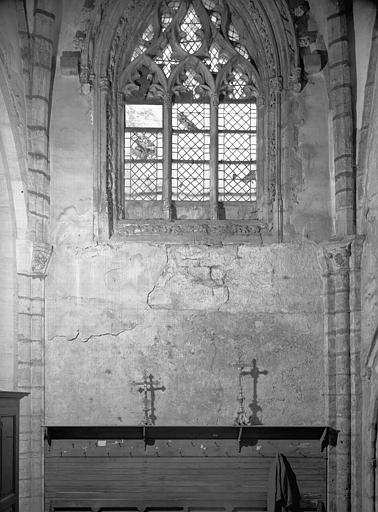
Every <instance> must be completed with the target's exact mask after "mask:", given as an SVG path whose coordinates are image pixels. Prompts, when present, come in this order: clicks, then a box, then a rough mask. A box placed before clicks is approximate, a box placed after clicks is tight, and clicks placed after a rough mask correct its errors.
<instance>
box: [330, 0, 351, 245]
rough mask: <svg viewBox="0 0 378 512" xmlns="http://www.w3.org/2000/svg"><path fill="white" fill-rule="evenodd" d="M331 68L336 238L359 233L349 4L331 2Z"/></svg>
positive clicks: (332, 0) (333, 0)
mask: <svg viewBox="0 0 378 512" xmlns="http://www.w3.org/2000/svg"><path fill="white" fill-rule="evenodd" d="M327 30H328V69H329V82H330V84H329V95H330V110H331V111H332V123H333V140H334V165H335V199H336V235H337V236H338V237H340V238H341V237H345V236H347V235H352V234H353V233H355V168H354V162H355V147H354V136H353V131H354V119H353V110H352V81H351V71H350V54H349V38H348V26H347V19H346V14H345V2H344V1H342V0H339V1H335V0H331V1H329V2H328V16H327Z"/></svg>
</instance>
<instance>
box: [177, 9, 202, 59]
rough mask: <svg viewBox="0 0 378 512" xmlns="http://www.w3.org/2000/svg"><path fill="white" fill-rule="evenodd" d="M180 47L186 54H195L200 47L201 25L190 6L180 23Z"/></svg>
mask: <svg viewBox="0 0 378 512" xmlns="http://www.w3.org/2000/svg"><path fill="white" fill-rule="evenodd" d="M180 28H181V33H180V36H181V41H180V44H181V47H182V48H183V50H185V51H186V52H187V53H195V52H197V51H198V50H199V49H200V48H201V46H202V36H203V33H202V25H201V22H200V20H199V18H198V16H197V14H196V12H195V10H194V9H193V6H192V5H191V6H190V7H189V9H188V11H187V13H186V15H185V17H184V19H183V21H182V23H181V27H180Z"/></svg>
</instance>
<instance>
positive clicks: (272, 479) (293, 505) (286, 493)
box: [267, 453, 300, 512]
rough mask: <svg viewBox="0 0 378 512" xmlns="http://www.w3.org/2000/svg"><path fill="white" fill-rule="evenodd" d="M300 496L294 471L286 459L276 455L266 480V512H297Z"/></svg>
mask: <svg viewBox="0 0 378 512" xmlns="http://www.w3.org/2000/svg"><path fill="white" fill-rule="evenodd" d="M299 500H300V494H299V489H298V485H297V479H296V477H295V474H294V471H293V470H292V469H291V466H290V464H289V462H288V460H287V459H286V457H285V456H284V455H282V454H280V453H277V455H276V458H275V460H274V461H273V462H272V465H271V468H270V472H269V479H268V503H267V511H268V512H288V511H290V512H299Z"/></svg>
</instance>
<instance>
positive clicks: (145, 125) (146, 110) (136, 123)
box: [124, 104, 163, 200]
mask: <svg viewBox="0 0 378 512" xmlns="http://www.w3.org/2000/svg"><path fill="white" fill-rule="evenodd" d="M162 127H163V122H162V105H131V104H126V105H125V160H124V161H125V198H126V200H160V199H161V197H162V186H163V130H162Z"/></svg>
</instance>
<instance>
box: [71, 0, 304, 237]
mask: <svg viewBox="0 0 378 512" xmlns="http://www.w3.org/2000/svg"><path fill="white" fill-rule="evenodd" d="M278 4H279V6H278ZM190 5H192V6H193V10H194V12H195V15H196V16H197V18H198V20H199V22H200V23H201V29H199V27H197V29H196V30H199V32H198V33H196V34H195V35H193V36H192V38H194V40H195V41H196V44H197V46H196V48H197V47H198V45H199V42H201V46H200V47H199V49H198V50H197V51H195V52H194V53H191V54H189V53H187V52H185V51H184V49H183V48H182V47H181V40H182V39H180V37H182V36H183V34H182V23H183V22H184V20H185V16H186V14H187V11H188V8H189V6H190ZM283 16H284V18H285V19H284V20H283ZM92 18H93V19H92V21H91V23H90V25H89V27H88V30H87V35H86V40H85V42H84V44H83V49H82V55H81V63H80V69H81V71H80V80H81V84H82V92H83V93H84V94H88V93H90V92H91V91H92V92H93V106H94V111H93V114H94V116H93V126H94V140H95V145H94V158H95V160H94V164H95V180H94V205H95V209H94V212H95V213H94V224H93V225H94V236H95V238H96V239H97V240H107V239H108V238H109V236H110V237H111V236H116V237H117V236H121V237H124V236H135V235H137V236H140V235H143V234H145V235H146V236H148V237H149V236H153V235H156V236H159V233H160V234H161V235H163V236H168V235H169V236H171V235H172V236H174V237H175V236H177V235H179V234H180V233H182V234H183V236H185V235H184V233H186V234H187V235H188V236H189V234H190V233H191V234H192V235H191V236H196V237H197V236H199V237H201V238H202V237H203V236H207V235H206V234H210V233H211V236H213V235H215V234H217V235H216V236H219V237H220V239H223V237H226V238H227V237H228V236H231V237H234V236H236V234H237V236H246V237H248V236H249V234H250V233H257V232H258V231H259V229H260V227H261V226H264V229H265V228H267V227H269V229H273V231H275V230H276V229H277V234H278V239H281V235H280V233H281V232H282V225H283V220H282V212H283V206H282V185H281V172H282V171H281V168H283V167H284V165H285V160H286V153H285V148H284V147H283V146H282V137H285V131H284V130H285V125H284V124H282V123H281V116H282V115H285V114H284V111H282V112H281V109H282V108H283V109H284V108H285V102H286V99H287V98H288V95H290V94H293V93H294V94H296V93H297V92H298V91H299V90H300V84H301V82H300V79H301V76H302V75H301V61H300V55H299V50H298V41H297V40H296V34H295V30H294V28H293V27H294V25H293V21H292V17H291V14H290V11H289V9H288V8H287V6H286V3H285V0H240V1H239V0H238V1H237V2H236V1H234V0H155V1H154V2H150V0H114V2H105V3H103V4H101V5H100V6H99V8H98V9H97V10H96V11H94V14H93V17H92ZM196 30H195V31H194V32H196ZM288 32H289V34H288ZM288 36H290V38H291V39H290V40H291V41H294V44H289V43H288ZM187 43H188V39H187V38H185V39H184V43H183V44H184V46H185V44H187ZM184 63H185V64H184ZM241 63H242V65H240V64H241ZM190 70H192V72H193V74H192V76H191V80H192V82H191V83H192V88H191V89H190V87H189V91H188V89H186V91H185V90H184V89H183V87H184V86H183V82H185V81H186V79H187V78H188V77H187V73H188V72H189V71H190ZM246 70H247V72H246ZM245 76H247V77H248V78H249V79H250V83H248V82H245V81H244V83H243V77H245ZM194 79H196V80H197V82H196V83H195V85H194V82H193V80H194ZM236 85H237V87H236ZM232 86H233V87H232ZM173 87H176V88H177V90H176V94H174V93H173ZM197 88H198V89H197ZM206 88H207V89H206ZM180 89H181V90H180ZM194 89H197V90H195V91H193V90H194ZM248 89H250V90H248ZM142 91H144V92H143V94H144V95H145V96H143V94H142ZM293 91H295V92H293ZM193 92H194V94H195V95H196V96H197V97H196V98H194V97H193ZM188 93H190V94H191V98H190V100H189V99H188V98H189V96H188V97H187V98H185V97H184V96H185V94H188ZM257 93H258V94H257ZM238 94H245V95H246V96H245V97H243V98H241V97H240V99H236V98H234V99H232V98H231V96H232V95H235V96H236V95H238ZM249 94H250V95H251V97H249V96H248V95H249ZM198 95H199V96H198ZM251 100H252V101H251ZM185 103H188V104H191V106H192V107H193V105H197V104H200V103H203V104H204V105H207V107H206V108H208V110H209V112H210V119H213V116H214V113H216V116H217V119H218V122H217V123H216V124H215V125H214V123H211V122H210V129H209V137H210V145H209V150H208V155H207V153H206V151H207V150H206V151H205V153H206V158H203V159H202V160H203V161H205V160H206V161H208V162H209V180H208V187H207V183H206V184H205V185H206V187H207V190H208V192H206V194H205V195H206V197H205V199H204V200H202V201H194V202H193V201H192V202H191V201H189V200H184V201H178V200H177V193H176V192H175V194H176V196H175V195H174V193H173V192H174V190H173V185H174V183H173V164H174V162H173V161H172V160H173V153H172V150H173V146H172V142H173V138H174V135H175V130H174V129H173V128H174V123H175V122H176V125H177V128H178V130H179V129H181V130H183V131H186V132H187V136H188V137H189V136H193V134H195V132H194V130H190V129H188V130H185V125H184V124H183V122H185V119H184V118H183V117H181V116H180V118H181V121H182V123H181V125H180V126H179V124H178V120H176V121H175V120H174V118H173V112H174V109H175V108H179V107H180V108H183V109H184V111H183V112H182V113H183V114H184V115H185V116H186V117H187V118H188V119H189V121H192V122H193V123H194V124H196V123H195V120H194V121H193V120H192V119H190V117H189V116H188V115H187V112H186V110H185V109H186V108H187V107H186V106H184V107H182V105H183V104H185ZM227 103H230V104H232V105H235V104H237V103H240V104H241V103H250V104H251V105H252V107H253V109H254V110H255V112H253V109H252V110H251V112H250V113H249V114H248V116H250V117H251V116H253V115H255V116H256V119H258V123H257V127H256V128H257V129H256V133H255V134H250V135H249V137H250V140H251V141H252V142H251V145H250V146H251V148H252V149H253V150H254V148H253V145H254V144H256V160H257V162H258V165H256V169H253V170H254V171H255V176H254V175H253V173H246V174H245V175H244V176H243V177H244V178H245V182H247V183H248V184H250V183H254V184H255V191H254V192H249V193H252V194H253V193H254V194H255V197H256V200H252V201H248V200H245V198H242V197H240V200H239V201H232V200H231V196H230V195H229V196H228V197H225V196H226V194H227V193H228V191H227V187H225V186H224V179H223V174H222V173H228V179H231V182H232V178H236V177H237V176H238V173H237V172H234V170H233V169H232V168H231V166H230V162H231V159H232V160H235V154H232V155H231V151H233V152H234V153H235V148H232V144H233V142H232V141H233V139H236V140H239V139H241V138H244V139H245V138H246V137H247V135H245V134H244V135H243V134H240V133H238V132H236V130H235V132H236V133H233V130H228V132H230V133H223V131H225V129H224V123H223V127H222V122H221V120H219V118H218V116H219V112H220V113H221V115H222V116H226V115H228V113H225V112H222V109H224V108H225V109H226V108H227V107H224V105H226V104H227ZM126 104H128V105H129V106H131V107H132V106H133V105H142V104H146V105H148V106H152V105H157V106H159V109H160V110H161V114H159V115H161V120H162V127H160V126H159V129H161V133H162V136H161V141H159V142H158V143H157V142H156V140H155V139H156V138H159V135H156V133H158V132H159V130H158V129H157V128H158V127H157V126H155V125H151V126H150V128H155V132H154V130H151V132H150V133H148V134H147V130H144V128H146V127H145V126H130V128H134V129H135V130H134V131H136V132H138V135H135V137H133V139H132V140H133V141H134V144H136V148H135V151H134V152H133V154H132V155H131V145H130V149H129V159H130V160H131V159H133V161H134V162H136V159H137V157H138V156H139V157H144V160H145V161H146V162H148V164H149V166H150V167H151V166H152V167H153V169H155V168H156V167H158V168H159V171H158V173H157V174H156V175H154V174H153V172H155V170H153V171H151V170H149V172H148V173H147V175H146V177H147V178H148V179H147V182H148V186H147V185H146V191H145V194H146V196H147V195H148V194H151V189H153V190H154V192H153V194H152V196H153V197H155V199H147V200H144V199H143V200H142V199H135V198H136V197H137V193H135V191H134V190H131V188H132V187H129V191H127V187H126V182H127V180H126V179H125V176H126V174H125V170H124V167H125V161H126V158H125V156H126V155H125V142H126V140H125V136H126V133H127V127H126V129H125V120H126V110H125V109H126ZM138 108H139V107H138ZM233 108H242V107H241V106H238V107H233ZM178 112H180V111H178ZM240 115H241V114H240ZM245 115H246V114H245V113H244V114H243V116H245ZM236 116H237V114H236ZM225 119H226V117H225ZM190 126H191V125H190V123H187V124H186V127H190ZM227 127H228V128H230V127H229V126H227ZM192 128H193V127H192ZM231 128H232V127H231ZM282 128H283V130H282ZM131 132H132V130H130V132H129V135H128V137H129V138H130V140H131V135H130V134H131ZM152 132H154V133H155V134H154V135H151V133H152ZM192 132H193V133H192ZM167 134H168V136H167ZM176 135H177V134H176ZM205 135H206V134H205ZM195 136H197V135H195ZM215 137H216V138H217V141H218V142H219V144H215V145H214V144H213V141H214V140H215ZM151 138H152V139H153V140H152V142H151ZM203 138H204V139H205V140H206V137H203ZM218 139H219V140H218ZM130 144H131V142H130ZM222 144H223V146H224V148H225V149H224V148H223V149H222ZM243 144H244V143H243ZM159 145H160V146H159ZM153 146H154V147H153ZM227 150H229V153H230V154H225V151H227ZM236 154H237V151H236ZM242 158H250V159H251V160H252V157H251V155H249V156H243V157H242ZM222 159H223V160H224V162H223V164H224V165H223V167H222V161H221V160H222ZM158 160H160V161H159V162H156V161H158ZM213 162H217V166H214V165H213ZM139 164H140V162H139V163H138V165H139ZM155 164H156V165H155ZM233 164H235V165H237V164H238V162H236V163H235V162H233ZM139 167H140V168H142V167H143V166H142V165H139ZM238 172H240V171H239V170H238ZM215 176H216V180H214V177H215ZM143 177H144V175H141V176H140V180H143ZM239 177H240V176H239ZM250 178H252V180H255V181H251V182H249V179H250ZM239 181H240V184H243V186H244V182H243V181H241V180H239ZM129 183H130V182H129ZM151 183H154V186H152V185H151ZM233 183H234V185H235V186H238V185H239V182H238V180H234V182H233ZM214 185H215V186H214ZM154 187H155V188H154ZM206 187H205V189H206ZM203 188H204V187H203ZM232 193H233V194H236V193H240V190H236V191H235V190H233V191H232ZM127 194H129V197H130V198H131V196H132V197H133V199H129V200H126V197H127ZM154 194H155V195H154ZM183 203H185V204H186V205H191V204H195V206H193V207H192V206H190V207H189V206H187V208H186V210H185V208H183V207H182V204H183ZM159 219H160V220H159ZM189 219H193V221H189ZM167 220H175V222H172V223H171V222H168V223H167ZM214 220H216V222H213V221H214ZM222 220H225V222H221V221H222ZM181 221H182V222H181ZM186 221H187V222H186ZM196 222H197V223H196ZM256 230H257V231H256ZM196 233H197V234H198V235H197V234H196Z"/></svg>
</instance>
